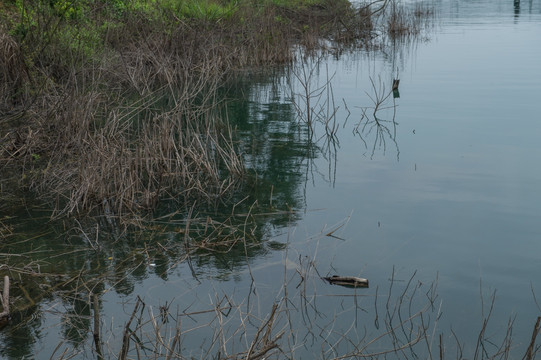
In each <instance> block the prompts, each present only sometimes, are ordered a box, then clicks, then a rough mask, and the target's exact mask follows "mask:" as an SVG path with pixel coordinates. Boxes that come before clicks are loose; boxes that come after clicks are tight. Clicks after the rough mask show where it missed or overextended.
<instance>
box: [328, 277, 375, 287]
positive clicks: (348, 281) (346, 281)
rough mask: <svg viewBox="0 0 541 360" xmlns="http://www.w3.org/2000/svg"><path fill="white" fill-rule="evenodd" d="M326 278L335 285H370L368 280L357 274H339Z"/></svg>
mask: <svg viewBox="0 0 541 360" xmlns="http://www.w3.org/2000/svg"><path fill="white" fill-rule="evenodd" d="M323 279H324V280H327V281H328V282H329V283H330V284H333V285H340V286H345V287H353V288H358V287H362V288H367V287H368V280H367V279H364V278H360V277H355V276H338V275H333V276H330V277H324V278H323Z"/></svg>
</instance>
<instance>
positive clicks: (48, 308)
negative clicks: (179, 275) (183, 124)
mask: <svg viewBox="0 0 541 360" xmlns="http://www.w3.org/2000/svg"><path fill="white" fill-rule="evenodd" d="M280 78H282V77H280V76H269V77H263V78H262V79H260V80H261V81H259V82H255V85H254V81H253V79H250V81H249V82H248V81H247V82H242V81H239V82H237V83H236V84H235V86H232V87H231V88H229V89H228V92H227V96H228V97H229V98H233V100H232V101H230V105H229V106H228V116H229V118H230V120H231V121H232V122H233V123H234V126H236V127H237V132H238V135H239V137H240V143H239V146H240V147H241V148H242V149H243V150H244V152H245V162H246V164H247V166H248V168H249V170H250V173H251V175H249V177H250V178H251V179H252V180H251V181H249V182H247V184H246V185H244V186H243V187H242V188H240V189H239V191H237V192H236V193H235V194H234V195H233V196H232V198H231V199H228V204H222V205H220V204H218V205H217V206H216V204H211V205H210V206H209V207H204V206H202V205H201V204H198V205H197V206H193V207H187V208H185V209H182V210H179V209H178V203H171V204H170V205H167V204H166V205H164V207H163V208H160V209H159V212H156V213H155V214H153V216H154V217H155V218H159V219H158V220H155V221H148V222H145V221H140V222H138V223H136V224H135V225H136V226H133V227H130V228H128V229H127V228H125V227H120V226H116V225H115V222H114V219H109V218H107V219H103V221H97V222H96V221H95V220H92V219H87V220H86V221H82V220H81V223H79V222H77V223H76V224H74V225H73V227H72V228H71V229H70V230H67V229H69V226H70V225H67V224H68V223H52V222H47V221H48V218H46V219H43V218H38V217H36V218H32V215H34V216H36V214H37V213H36V214H34V213H31V209H30V210H28V211H29V212H30V213H25V214H22V213H21V215H20V218H21V219H22V218H25V219H26V218H29V219H30V220H28V221H25V222H22V221H19V222H17V218H16V217H13V218H12V220H9V221H8V220H6V221H3V222H2V225H3V226H10V227H11V228H12V229H13V233H15V234H17V233H20V234H22V236H20V237H18V236H12V237H10V238H9V239H6V241H3V242H2V243H0V253H2V254H4V255H1V258H0V263H1V264H5V265H4V266H3V267H2V269H5V270H6V272H7V273H9V275H10V277H12V278H14V281H13V287H12V297H13V306H12V311H13V314H12V315H13V320H12V322H11V324H10V325H9V329H7V330H4V332H3V333H2V334H0V354H2V356H4V357H7V358H21V357H25V356H26V357H28V356H31V355H32V354H33V351H34V346H36V345H35V343H36V341H38V339H39V337H40V336H39V335H38V333H39V330H41V329H42V328H43V326H48V325H50V324H48V323H47V321H51V320H50V318H51V317H52V318H54V319H56V321H55V324H56V325H58V324H60V326H58V327H59V328H60V329H56V330H57V331H58V332H59V334H60V335H61V336H62V337H63V338H64V340H65V341H67V342H66V344H69V345H70V346H72V347H73V348H74V349H76V348H79V347H80V346H83V345H85V344H86V343H88V342H89V341H91V339H92V337H91V336H88V335H89V334H90V332H91V331H92V326H93V324H92V320H91V319H92V314H93V310H92V306H91V299H93V296H94V295H96V296H97V297H98V302H99V301H101V299H100V298H101V296H102V295H103V293H104V292H106V291H111V290H114V291H115V292H116V293H117V294H120V295H125V296H128V295H132V294H133V291H134V288H135V285H136V282H138V281H141V280H143V279H145V278H147V277H149V276H150V275H151V274H154V275H156V276H158V277H160V278H161V279H163V280H167V279H168V277H169V276H170V274H171V273H172V271H173V270H174V269H175V268H176V267H178V265H179V264H183V265H182V266H186V267H187V268H189V269H190V271H191V276H193V277H195V278H199V277H200V276H201V275H203V274H205V275H206V274H209V273H211V274H213V275H214V276H217V277H219V278H220V279H223V280H228V279H230V278H231V277H233V276H234V274H235V273H238V270H239V269H242V268H244V267H245V266H246V263H247V262H248V261H250V259H252V258H255V257H259V256H262V255H264V254H266V253H267V252H269V251H272V250H273V249H283V244H279V243H271V242H268V241H267V240H268V239H270V238H271V237H272V236H273V235H275V233H276V231H277V229H278V230H279V229H281V228H283V227H286V226H289V225H290V224H291V222H292V221H295V220H296V218H297V217H298V215H297V212H298V211H299V210H301V209H302V207H303V206H304V193H303V189H304V186H305V183H306V179H307V175H306V174H307V172H308V171H309V166H310V163H311V161H310V160H311V159H313V158H315V157H316V156H318V155H320V154H319V153H318V150H317V148H316V147H315V146H314V144H313V143H312V141H311V140H312V139H311V138H310V136H309V131H308V130H307V129H306V128H305V127H303V126H302V124H299V123H298V122H297V121H296V113H295V110H294V108H293V107H292V105H290V104H288V102H287V101H286V100H285V95H284V93H283V92H282V90H283V89H284V88H285V87H284V86H283V84H279V83H275V82H273V81H271V80H269V79H280ZM332 146H333V145H332V144H330V145H329V148H332ZM231 204H234V206H233V208H232V207H231ZM24 211H25V212H26V211H27V209H25V210H24ZM39 216H42V215H39ZM0 218H3V217H2V214H1V213H0ZM43 228H47V229H48V233H46V234H43V233H40V231H41V230H40V229H43ZM26 239H31V240H26ZM5 254H17V256H9V255H5ZM0 275H3V274H0ZM15 278H17V279H16V280H15ZM48 317H49V318H48ZM49 331H52V330H49ZM58 342H59V343H60V342H61V340H60V339H58Z"/></svg>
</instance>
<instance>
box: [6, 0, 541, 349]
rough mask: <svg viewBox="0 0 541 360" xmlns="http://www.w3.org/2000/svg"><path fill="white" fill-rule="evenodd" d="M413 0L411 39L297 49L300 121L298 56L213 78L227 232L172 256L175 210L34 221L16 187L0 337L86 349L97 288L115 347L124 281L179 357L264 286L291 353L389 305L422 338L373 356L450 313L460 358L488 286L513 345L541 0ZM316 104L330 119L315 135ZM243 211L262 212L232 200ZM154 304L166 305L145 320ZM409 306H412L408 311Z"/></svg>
mask: <svg viewBox="0 0 541 360" xmlns="http://www.w3.org/2000/svg"><path fill="white" fill-rule="evenodd" d="M431 4H432V6H434V8H435V9H436V13H437V21H436V25H435V26H434V28H433V29H431V30H430V31H428V32H426V33H423V35H422V36H421V37H420V38H415V39H406V40H403V41H401V42H399V43H395V44H393V43H392V42H391V41H389V47H388V48H386V49H384V51H381V52H370V53H366V52H355V53H347V54H342V55H341V56H337V57H333V56H329V57H324V58H322V59H320V63H319V64H316V63H315V62H314V60H311V61H310V62H308V63H305V64H304V69H305V70H307V71H309V70H314V75H313V76H312V77H310V78H309V79H308V80H309V81H308V82H307V81H304V83H305V84H306V83H309V84H310V86H311V89H312V90H317V89H321V91H316V92H315V93H316V94H318V96H317V98H314V99H312V107H313V108H314V112H313V114H312V115H313V116H314V129H313V134H311V133H310V131H308V129H307V125H306V123H305V122H303V119H304V120H306V116H307V115H306V114H307V113H306V111H304V112H302V113H301V115H300V116H299V113H298V112H297V110H296V108H295V106H294V105H293V104H292V100H295V102H296V103H297V104H298V105H299V106H300V107H301V108H302V109H303V110H305V109H306V107H305V106H304V105H305V103H304V99H303V97H302V96H301V95H300V94H302V93H303V91H304V90H303V86H302V85H303V84H302V81H299V77H300V78H301V79H302V78H303V76H302V74H303V70H302V67H301V65H299V67H297V68H296V69H295V70H294V72H280V71H278V72H277V73H276V74H272V75H265V76H261V77H254V78H253V79H251V81H249V82H241V83H239V84H238V85H237V86H235V87H234V88H233V89H232V90H231V93H230V94H229V95H228V96H229V97H230V98H232V99H233V101H232V104H231V106H230V108H229V118H230V119H231V120H232V121H234V122H235V123H236V125H237V129H238V133H239V135H240V137H241V138H242V141H243V149H244V151H245V154H246V162H247V164H248V165H249V167H250V168H251V169H253V170H254V171H255V172H256V173H257V174H258V177H259V179H260V180H259V181H258V182H257V184H256V185H255V186H254V188H253V189H249V190H246V191H245V192H242V194H239V195H238V197H239V198H238V200H237V202H238V205H237V207H236V209H235V211H234V213H235V214H237V215H239V216H235V217H234V218H233V220H231V221H233V222H234V223H235V224H236V225H238V224H244V223H245V224H246V228H247V229H248V230H249V232H250V234H248V235H249V236H246V239H247V244H248V246H246V247H244V246H243V244H242V243H241V242H240V243H237V244H236V245H235V246H232V247H231V248H227V247H226V248H219V249H211V250H209V249H208V248H207V249H200V250H198V251H193V252H190V256H189V257H186V251H185V250H186V242H187V241H188V242H189V241H191V240H190V239H189V238H188V237H187V236H186V235H185V233H184V232H183V229H185V227H186V224H185V223H184V222H183V221H181V220H175V219H170V218H164V219H160V220H158V221H156V222H153V223H152V224H147V225H148V226H147V227H146V228H142V229H141V230H139V231H132V232H124V231H122V230H119V229H118V228H116V227H115V226H113V225H111V224H109V223H108V222H107V221H106V220H104V221H103V222H102V223H99V224H97V225H92V227H90V228H89V227H88V226H87V224H81V228H82V229H85V232H84V234H82V232H81V231H80V229H77V228H75V229H66V228H65V227H64V226H63V224H56V223H49V222H47V221H46V220H45V219H46V216H47V214H46V212H45V211H40V209H35V208H33V207H32V205H31V204H25V205H24V206H21V207H20V208H21V209H22V210H20V211H18V212H17V213H9V215H10V216H12V218H11V219H5V220H4V219H3V220H2V224H4V225H6V226H7V225H13V227H14V228H13V229H12V231H13V232H14V233H18V232H20V231H24V233H25V236H24V238H21V237H18V236H16V235H13V236H11V235H9V236H6V240H4V243H3V244H2V248H1V249H0V252H1V253H2V257H3V259H2V260H0V261H1V262H2V263H9V264H10V265H11V266H17V267H18V270H19V271H20V272H23V273H24V271H25V269H26V270H27V272H28V273H29V274H30V273H32V274H34V275H33V277H32V276H30V275H29V276H28V277H25V278H21V279H17V278H14V279H13V284H12V288H13V289H12V293H14V294H16V295H17V296H19V302H18V304H19V306H20V308H23V310H22V311H19V312H17V313H15V314H14V317H13V319H12V323H11V324H10V325H9V326H8V327H6V328H4V329H3V330H1V332H0V355H1V356H2V357H4V358H13V359H15V358H23V357H27V358H40V359H48V358H50V357H52V358H60V357H61V355H62V354H63V353H64V351H67V352H66V354H75V356H76V357H77V358H96V354H95V352H93V350H92V349H93V339H92V329H93V310H92V307H91V305H90V304H91V301H90V300H91V295H90V294H91V293H97V294H99V309H100V311H99V312H100V325H101V333H102V338H101V340H102V346H103V347H104V353H105V354H107V356H106V357H107V358H109V357H114V355H116V354H118V353H119V351H120V349H121V346H122V333H123V331H124V326H125V324H126V323H127V322H128V321H129V318H130V316H131V315H132V312H133V309H134V306H135V303H136V299H137V297H140V298H141V299H142V300H143V301H144V302H145V304H146V307H145V308H144V310H142V311H141V313H140V314H141V318H142V321H143V322H145V321H148V320H149V319H150V318H151V317H152V314H153V315H155V316H156V318H157V319H158V323H159V325H160V326H161V328H162V336H163V338H164V339H165V340H164V343H167V339H170V338H171V336H172V335H174V332H175V328H176V326H177V325H178V324H179V321H180V324H181V326H180V329H181V330H182V334H183V337H182V341H181V343H180V344H177V347H178V349H180V351H181V352H182V356H184V357H186V358H190V357H194V358H211V357H218V354H221V355H222V356H224V357H225V356H226V354H234V353H236V352H241V351H246V350H247V348H249V346H250V342H251V340H252V339H253V337H254V336H255V334H256V330H257V327H258V326H259V325H260V322H259V320H261V319H265V318H266V317H267V316H268V314H269V313H270V312H271V309H272V305H273V304H277V305H278V306H279V307H278V309H279V315H280V316H279V317H277V320H276V331H275V332H274V334H278V333H279V332H280V331H282V330H283V331H284V332H285V335H283V340H284V343H283V344H282V345H281V347H282V348H283V349H282V350H283V351H284V352H286V353H287V355H288V356H290V357H292V358H303V359H304V358H306V359H310V358H324V357H325V358H334V357H339V356H341V355H344V354H347V353H351V352H354V351H355V349H356V347H359V346H360V347H362V346H363V345H362V344H367V343H369V342H370V341H371V340H372V339H374V338H377V337H378V336H379V335H381V334H385V333H386V332H387V331H388V330H389V328H388V327H387V325H388V324H392V326H396V325H397V324H400V322H402V321H403V322H404V325H405V326H403V327H400V331H397V334H396V338H394V341H395V344H394V347H400V346H402V345H404V344H407V343H408V342H410V341H412V340H414V339H415V334H416V331H417V329H418V327H419V326H429V327H428V328H427V330H426V335H427V340H426V341H425V340H423V341H421V342H420V343H419V344H418V346H417V347H415V348H414V349H415V350H414V352H412V351H410V350H407V351H405V352H402V353H398V354H391V355H389V357H392V358H415V356H418V357H420V358H427V357H429V355H428V354H429V351H431V352H432V353H433V354H434V356H435V357H438V355H439V341H440V339H439V335H440V334H442V341H443V342H444V344H446V345H445V347H446V351H447V354H448V355H447V356H446V357H456V355H455V354H456V349H457V346H456V341H455V339H454V336H453V333H452V332H451V329H452V331H453V332H454V334H456V336H457V337H458V338H459V339H460V344H462V346H463V351H464V354H463V355H464V357H467V358H469V357H473V355H474V353H475V347H476V343H477V338H478V334H479V332H480V330H481V328H482V324H483V319H484V318H486V317H487V314H488V312H489V309H490V305H491V303H492V295H493V294H495V301H494V310H493V312H492V314H491V317H490V321H489V322H488V328H487V333H486V335H485V336H486V338H487V340H488V341H487V344H488V342H492V343H494V344H498V345H499V344H501V343H502V341H503V339H504V337H505V334H506V330H507V328H508V321H509V319H512V320H514V324H513V350H512V354H513V355H514V357H515V358H522V355H524V353H525V351H526V348H527V346H528V344H529V341H530V338H531V332H532V329H533V326H534V324H535V321H536V319H537V316H540V315H541V310H540V309H539V307H538V305H537V304H536V299H535V296H536V297H537V298H540V297H541V282H540V281H539V276H538V274H539V273H540V271H541V257H540V255H539V254H541V235H540V234H541V225H540V224H541V218H540V216H541V215H540V214H541V191H540V190H539V185H540V184H541V167H540V166H539V163H540V157H541V143H540V141H539V139H540V136H541V122H540V121H539V119H540V117H539V110H538V103H539V97H540V95H541V68H540V66H539V64H540V61H539V59H540V58H541V46H540V44H541V3H540V2H539V1H538V0H532V1H524V0H523V1H521V2H520V4H517V3H516V2H515V4H514V3H513V1H503V0H498V1H485V0H479V1H435V2H433V3H431ZM397 72H398V76H399V77H400V87H399V91H400V97H399V98H396V99H393V97H392V96H391V97H389V98H388V99H387V101H386V102H384V103H383V104H382V106H381V110H379V111H378V112H377V114H376V118H374V115H373V109H372V107H373V106H374V104H373V100H372V99H375V98H376V97H379V96H380V95H387V94H388V93H389V91H390V90H391V84H392V80H393V78H395V77H396V76H397ZM295 74H297V76H295ZM329 79H330V82H329V84H330V86H325V84H326V83H327V80H329ZM372 83H373V84H374V87H373V86H372ZM374 88H375V89H374ZM331 90H332V91H331ZM371 98H372V99H371ZM394 106H396V107H394ZM329 109H330V110H329ZM333 109H336V113H335V116H334V117H333V116H331V115H332V114H333V112H334V110H333ZM320 110H321V111H320ZM363 111H365V113H364V114H365V115H366V116H367V117H365V118H363ZM318 115H320V116H321V117H323V118H327V119H331V122H330V126H331V127H332V129H334V131H336V133H335V135H334V136H332V137H329V136H328V135H327V133H328V131H327V132H326V131H325V126H324V125H323V124H322V123H321V122H320V121H319V120H318ZM393 119H394V121H393ZM245 196H248V197H247V198H246V199H244V197H245ZM243 199H244V200H243ZM241 200H243V201H241ZM256 200H257V204H256V205H254V202H255V201H256ZM4 210H5V209H2V215H4V214H6V213H7V210H6V211H4ZM180 211H181V212H182V213H183V212H185V211H187V209H180ZM231 212H232V210H231V209H226V210H223V211H221V212H220V213H219V214H213V217H215V218H216V219H227V218H228V214H231ZM249 212H250V213H252V214H254V215H255V214H263V215H258V216H248V217H247V216H242V215H243V214H247V213H249ZM205 221H206V219H205V218H204V217H203V218H202V219H201V220H200V221H199V223H198V222H197V221H196V222H194V224H192V226H200V227H202V228H204V227H205ZM254 225H257V226H256V227H254ZM153 229H154V231H153ZM8 233H9V231H8V229H5V230H3V233H2V234H8ZM214 235H216V234H214ZM214 235H213V236H214ZM216 236H218V235H216ZM93 248H95V249H97V250H94V249H93ZM59 253H68V255H67V256H58V257H57V256H56V254H59ZM8 254H9V255H8ZM3 270H4V269H3ZM6 274H7V273H6ZM35 274H39V276H36V275H35ZM56 274H65V275H62V276H59V275H56ZM332 274H339V275H352V276H361V277H366V278H368V279H369V280H370V288H368V289H357V290H351V289H346V288H340V287H337V286H331V285H329V284H326V283H324V282H323V281H322V280H321V279H320V278H319V275H321V276H327V275H332ZM2 275H5V274H4V273H2ZM412 276H413V280H412V281H411V284H410V285H409V287H408V281H410V279H411V278H412ZM69 279H74V280H72V281H69V282H68V280H69ZM284 284H286V286H285V287H284ZM436 285H437V290H436V291H434V289H435V287H436ZM25 292H26V295H25ZM403 293H405V294H406V295H405V296H402V297H401V295H402V294H403ZM434 293H436V294H437V297H435V295H433V294H434ZM44 294H45V295H44ZM534 294H535V296H534ZM353 295H355V296H353ZM30 299H32V301H34V302H35V303H34V304H32V303H31V301H30ZM400 299H402V303H401V302H400ZM426 304H428V305H432V306H428V307H427V308H424V306H425V305H426ZM160 307H167V308H168V314H169V316H167V319H168V321H167V322H163V324H162V320H163V319H161V317H160V314H161V311H160ZM216 307H218V308H220V309H222V310H221V311H216ZM396 308H400V309H401V311H400V312H398V311H394V310H393V309H396ZM421 309H423V311H424V312H423V314H424V316H423V318H422V319H421V318H420V317H415V316H414V315H415V314H416V313H417V311H419V310H421ZM206 310H212V311H210V312H205V313H199V312H202V311H206ZM195 313H197V314H195ZM188 314H191V315H188ZM412 316H413V318H412V320H411V321H406V319H408V318H410V317H412ZM141 326H142V327H141V329H140V330H138V332H137V333H136V335H137V339H139V340H134V339H135V337H134V338H133V339H132V343H131V344H132V347H131V349H132V350H133V349H134V348H135V346H134V345H133V344H134V343H136V342H137V341H140V343H139V344H143V345H144V346H141V348H144V350H141V352H140V354H139V355H140V357H141V358H147V357H151V354H152V353H153V352H156V348H154V345H153V344H156V340H155V339H156V336H155V335H154V334H153V331H152V324H151V323H145V324H142V325H141ZM135 327H136V325H135V323H133V324H132V330H133V329H134V328H135ZM219 329H222V331H221V332H220V331H219ZM412 334H413V335H412ZM213 339H215V340H216V342H215V343H213ZM221 343H224V344H225V345H223V346H222V345H221ZM57 346H58V348H57ZM160 346H161V350H160V349H158V350H159V351H160V352H161V353H162V354H165V353H166V351H164V350H163V346H164V345H163V344H162V345H160ZM160 346H157V347H158V348H159V347H160ZM487 347H488V349H489V350H488V351H489V353H491V354H493V353H495V351H493V348H490V346H489V345H487ZM392 348H393V337H389V336H383V337H382V339H381V340H378V341H375V342H373V343H371V344H370V345H369V346H368V348H367V349H365V350H363V351H364V353H378V352H380V351H385V350H388V349H392ZM207 349H210V351H209V353H206V351H207ZM145 351H146V352H145ZM274 354H275V357H276V358H279V357H284V358H285V357H286V355H284V354H282V355H280V353H274ZM130 356H131V357H132V358H137V354H136V352H135V351H134V350H133V351H132V353H130ZM66 357H67V356H66Z"/></svg>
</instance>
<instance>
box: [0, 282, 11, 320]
mask: <svg viewBox="0 0 541 360" xmlns="http://www.w3.org/2000/svg"><path fill="white" fill-rule="evenodd" d="M0 302H2V312H1V313H0V326H4V325H6V324H7V322H8V321H9V276H7V275H6V276H4V291H3V292H2V296H0Z"/></svg>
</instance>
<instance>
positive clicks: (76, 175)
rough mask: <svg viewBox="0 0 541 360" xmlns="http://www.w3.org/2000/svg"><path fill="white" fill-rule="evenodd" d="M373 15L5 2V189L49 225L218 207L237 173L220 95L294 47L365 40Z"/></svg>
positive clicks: (310, 8)
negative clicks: (58, 220) (161, 206)
mask: <svg viewBox="0 0 541 360" xmlns="http://www.w3.org/2000/svg"><path fill="white" fill-rule="evenodd" d="M385 3H386V2H384V1H381V2H378V3H377V5H384V4H385ZM370 9H371V8H369V7H364V8H361V9H354V8H353V7H352V6H351V4H350V3H349V2H347V1H345V0H340V1H330V0H298V1H281V0H266V1H255V0H238V1H210V0H185V1H172V0H133V1H123V0H78V1H77V0H73V1H69V0H54V1H35V2H30V1H24V0H12V1H8V2H4V3H3V4H2V5H1V7H0V19H1V24H2V25H1V26H0V48H2V52H1V55H0V65H1V66H0V69H1V70H0V126H1V128H2V139H1V148H0V163H1V166H2V168H3V173H4V174H8V173H9V174H11V175H10V176H9V177H7V176H6V177H5V178H4V179H3V180H4V182H5V183H4V186H8V187H10V188H16V189H20V190H21V189H22V190H23V191H31V192H32V193H33V194H36V195H38V196H40V197H42V198H43V199H44V200H46V201H49V202H50V204H51V206H52V207H53V208H54V209H55V211H56V214H57V215H71V214H80V213H88V212H89V211H90V212H92V211H97V212H101V213H103V212H106V213H108V214H114V215H120V216H123V215H126V214H135V213H139V212H140V211H141V210H145V209H152V208H154V207H155V206H156V204H157V203H158V202H159V201H160V200H161V199H164V198H168V199H180V201H182V202H189V201H193V200H194V199H195V200H197V199H204V200H206V201H216V199H221V198H223V197H224V196H225V195H226V194H227V193H229V192H230V191H231V190H232V189H234V188H235V185H236V184H238V183H239V181H240V182H242V180H241V179H242V178H243V176H244V173H245V171H244V167H243V164H242V157H241V154H239V152H238V150H237V148H236V145H235V141H234V135H233V132H232V129H231V128H230V125H229V124H228V122H227V121H225V120H224V119H223V112H222V111H221V109H220V107H221V102H220V99H219V98H218V97H217V91H218V89H219V88H220V87H221V86H222V85H223V84H224V82H225V81H226V80H227V79H228V77H230V76H232V74H235V73H238V71H244V70H246V69H250V68H254V67H258V66H263V65H272V64H289V63H291V62H292V61H293V60H294V57H295V51H294V48H295V47H294V45H299V46H301V47H303V48H304V49H305V50H308V51H310V50H314V49H320V48H321V47H322V46H323V45H322V44H323V42H322V40H324V39H326V40H332V41H333V42H334V43H335V44H345V43H347V44H351V43H356V44H361V43H362V42H365V41H368V39H369V38H370V29H371V28H372V22H371V15H372V12H371V11H372V10H370ZM374 11H378V10H377V7H376V9H375V10H374ZM8 170H9V171H8Z"/></svg>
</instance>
